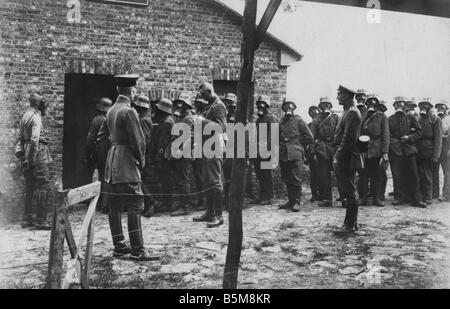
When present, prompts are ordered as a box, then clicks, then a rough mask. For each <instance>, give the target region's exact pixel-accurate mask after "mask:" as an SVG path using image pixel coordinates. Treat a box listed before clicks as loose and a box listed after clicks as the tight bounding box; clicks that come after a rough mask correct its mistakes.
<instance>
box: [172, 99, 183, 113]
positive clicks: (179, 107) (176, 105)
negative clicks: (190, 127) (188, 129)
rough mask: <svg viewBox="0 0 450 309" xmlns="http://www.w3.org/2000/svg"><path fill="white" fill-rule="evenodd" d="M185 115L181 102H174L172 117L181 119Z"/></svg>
mask: <svg viewBox="0 0 450 309" xmlns="http://www.w3.org/2000/svg"><path fill="white" fill-rule="evenodd" d="M184 113H185V107H184V103H183V102H181V101H175V102H174V104H173V115H174V116H175V117H182V116H183V115H184Z"/></svg>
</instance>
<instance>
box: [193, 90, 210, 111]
mask: <svg viewBox="0 0 450 309" xmlns="http://www.w3.org/2000/svg"><path fill="white" fill-rule="evenodd" d="M206 106H208V101H205V100H203V99H202V98H201V96H200V94H197V96H196V97H195V101H194V107H195V110H196V112H197V114H202V113H203V112H204V111H205V109H206Z"/></svg>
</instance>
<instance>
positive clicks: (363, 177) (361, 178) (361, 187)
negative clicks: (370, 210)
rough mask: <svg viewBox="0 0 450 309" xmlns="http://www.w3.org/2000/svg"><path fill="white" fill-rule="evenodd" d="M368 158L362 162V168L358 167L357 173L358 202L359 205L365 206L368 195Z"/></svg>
mask: <svg viewBox="0 0 450 309" xmlns="http://www.w3.org/2000/svg"><path fill="white" fill-rule="evenodd" d="M368 161H369V159H366V160H365V162H364V168H363V169H359V170H358V171H357V173H358V195H359V204H360V205H361V206H367V199H368V197H369V175H370V168H369V166H368V165H369V164H370V163H369V162H368Z"/></svg>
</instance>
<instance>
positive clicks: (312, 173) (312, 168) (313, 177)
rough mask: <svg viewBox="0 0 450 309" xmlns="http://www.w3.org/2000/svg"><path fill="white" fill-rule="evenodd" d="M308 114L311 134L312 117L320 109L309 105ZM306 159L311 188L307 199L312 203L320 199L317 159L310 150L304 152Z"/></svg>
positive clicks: (313, 117) (317, 113)
mask: <svg viewBox="0 0 450 309" xmlns="http://www.w3.org/2000/svg"><path fill="white" fill-rule="evenodd" d="M308 114H309V116H310V117H311V119H312V121H311V122H310V123H308V128H309V129H310V130H311V133H313V135H314V132H312V125H313V122H314V119H315V118H316V117H317V116H319V115H320V109H319V108H318V107H317V106H314V105H313V106H310V107H309V109H308ZM314 137H315V136H314ZM306 159H307V163H308V166H309V187H310V189H311V198H310V199H309V201H310V202H311V203H313V202H315V201H319V200H320V191H319V169H318V164H317V160H316V159H315V158H314V154H313V153H312V151H310V152H309V153H307V154H306Z"/></svg>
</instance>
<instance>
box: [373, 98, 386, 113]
mask: <svg viewBox="0 0 450 309" xmlns="http://www.w3.org/2000/svg"><path fill="white" fill-rule="evenodd" d="M375 108H376V110H377V111H379V112H382V113H386V111H387V107H386V101H385V100H380V103H378V104H377V105H376V106H375Z"/></svg>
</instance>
